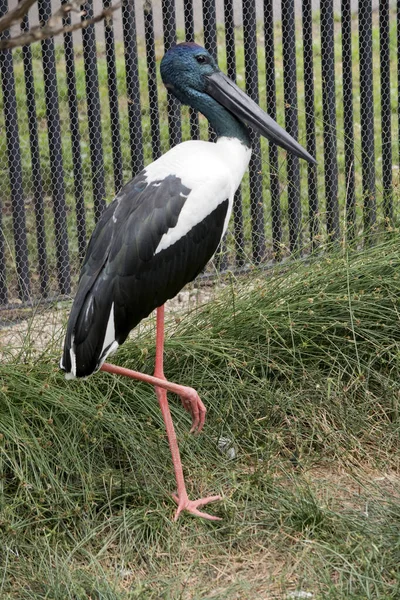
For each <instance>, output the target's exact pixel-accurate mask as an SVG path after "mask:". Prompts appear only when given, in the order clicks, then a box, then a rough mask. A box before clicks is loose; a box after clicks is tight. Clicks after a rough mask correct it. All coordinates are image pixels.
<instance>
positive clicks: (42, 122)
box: [0, 13, 398, 300]
mask: <svg viewBox="0 0 400 600" xmlns="http://www.w3.org/2000/svg"><path fill="white" fill-rule="evenodd" d="M393 15H394V13H393ZM395 21H396V20H395V18H393V19H392V20H391V31H390V40H391V42H390V44H391V46H390V51H391V59H392V60H391V69H392V72H391V77H392V83H394V82H395V81H396V78H397V74H396V64H397V62H396V60H395V57H396V22H395ZM296 27H297V32H296V35H297V47H296V48H297V55H296V59H297V71H298V73H297V74H298V107H297V108H298V116H299V139H300V141H301V142H302V143H303V144H304V143H305V114H304V84H303V70H304V69H303V59H302V31H301V22H300V21H298V22H297V24H296ZM335 27H336V35H337V40H338V42H339V41H340V23H339V22H337V21H336V23H335ZM352 30H353V39H352V51H353V79H354V117H355V134H354V135H355V140H354V143H355V172H356V184H357V232H358V233H361V232H362V227H363V226H362V205H363V199H362V189H361V188H362V185H361V159H360V157H361V145H360V127H359V122H360V114H359V104H360V102H359V51H358V32H357V15H354V17H353V23H352ZM313 34H314V80H315V113H316V121H315V123H316V134H317V158H318V187H319V201H320V207H319V211H320V219H321V223H322V224H323V226H322V228H321V232H322V231H323V230H324V227H325V225H324V223H325V211H326V206H325V200H324V183H323V182H324V161H323V135H322V131H323V115H322V91H321V86H322V76H321V41H320V28H319V18H318V14H317V13H316V14H315V19H314V31H313ZM257 35H258V66H259V71H258V79H259V91H260V104H261V106H263V107H264V106H265V104H266V100H265V97H266V90H265V85H266V82H265V54H264V48H263V45H264V42H263V30H262V26H261V24H259V27H258V34H257ZM178 39H179V40H182V39H183V32H178ZM236 40H237V44H236V49H237V69H238V83H239V85H241V86H242V87H243V86H244V85H245V79H244V50H243V33H242V31H241V29H237V31H236ZM198 41H199V42H200V43H201V42H202V36H201V35H200V36H198ZM275 41H276V52H275V61H276V73H277V79H276V85H277V120H278V122H279V123H281V124H284V102H283V76H282V73H283V61H282V34H281V24H280V23H276V28H275ZM218 48H219V62H220V66H221V68H222V69H225V68H226V56H225V50H224V33H223V29H222V28H219V29H218ZM32 51H33V68H34V77H35V89H36V108H37V115H38V128H39V138H40V139H39V142H40V153H41V162H42V171H43V179H44V189H45V195H46V197H45V215H46V237H47V249H48V254H49V265H50V269H49V270H50V273H51V277H52V289H54V290H56V289H57V282H56V278H55V272H56V270H55V264H56V257H55V239H54V226H53V212H52V200H51V186H50V167H49V156H48V154H49V151H48V140H47V128H46V107H45V98H44V82H43V69H42V64H41V50H40V46H39V45H38V44H34V45H33V46H32ZM75 51H76V54H75V69H76V76H77V97H78V105H79V115H80V130H81V136H82V159H83V171H84V178H85V204H86V211H87V219H88V224H87V226H88V227H87V228H88V233H90V231H91V230H92V228H93V223H94V219H93V198H92V189H91V167H90V152H89V140H88V115H87V106H86V100H85V98H86V90H85V75H84V64H83V55H82V48H80V47H77V48H76V49H75ZM162 54H163V49H162V42H161V41H160V40H158V41H157V44H156V56H157V60H158V61H159V60H161V57H162ZM373 55H374V70H375V72H376V74H377V76H376V77H375V81H374V105H375V107H376V114H375V122H374V124H373V125H374V128H375V140H376V175H377V205H378V212H377V214H378V228H379V229H382V228H383V224H384V223H383V211H382V199H383V190H382V183H381V147H380V144H381V141H380V139H381V124H380V118H379V106H380V96H379V82H378V65H379V24H378V19H377V14H375V13H374V27H373ZM116 57H117V59H116V64H117V73H118V86H119V99H120V105H119V108H120V125H121V140H122V152H123V165H124V178H125V180H127V179H129V177H130V175H131V173H130V144H129V126H128V114H127V93H126V82H125V63H124V56H123V46H122V44H121V43H118V44H117V45H116ZM97 58H98V72H99V85H100V88H99V94H100V100H101V106H102V123H101V125H102V132H103V147H104V165H105V177H106V193H107V199H111V198H112V197H113V195H114V183H113V171H112V150H111V144H110V143H109V140H110V136H111V129H110V128H111V122H110V114H109V109H108V89H107V67H106V61H105V54H104V50H103V49H102V48H101V47H100V46H99V50H98V57H97ZM335 59H336V74H337V78H336V91H335V93H336V100H337V102H336V108H337V115H336V117H337V135H338V166H339V198H340V200H339V202H340V211H341V214H340V220H341V225H342V228H343V225H344V223H345V198H346V188H347V184H346V181H345V174H344V152H343V146H344V137H343V106H342V94H343V90H342V68H341V67H342V65H341V46H340V43H337V44H335ZM56 60H57V84H58V92H59V99H60V105H59V111H60V118H61V128H62V140H63V159H64V170H65V189H66V202H67V207H68V214H67V219H68V231H69V241H70V248H69V250H70V262H71V265H72V271H73V281H75V279H76V275H77V268H78V263H79V261H78V247H77V227H76V218H75V214H74V209H75V200H74V181H73V168H72V167H73V165H72V154H71V143H70V133H69V116H68V103H67V85H66V74H65V62H64V57H63V50H62V44H57V45H56ZM138 61H139V76H140V103H141V109H142V125H143V134H144V158H145V163H146V164H147V163H149V162H150V161H151V160H152V154H151V140H150V119H149V105H148V90H147V65H146V59H145V48H144V43H143V41H142V40H139V43H138ZM14 71H15V79H16V90H17V98H18V116H19V133H20V144H21V157H22V165H23V186H24V191H25V195H26V207H25V208H26V219H27V228H28V245H29V255H30V264H31V268H32V270H33V271H34V270H35V269H34V265H36V264H37V250H36V235H35V225H34V218H35V217H34V206H33V201H32V183H31V166H30V160H31V159H30V150H29V135H28V121H27V113H26V100H25V86H24V74H23V64H22V58H21V52H20V51H17V52H15V61H14ZM158 93H159V106H160V115H161V145H162V151H163V152H165V151H166V150H167V148H168V127H167V118H166V93H165V89H164V88H163V86H162V85H161V82H160V81H159V89H158ZM391 98H392V111H393V123H392V125H393V136H392V143H393V156H394V157H396V156H397V138H398V135H397V133H398V132H397V96H396V88H395V85H393V86H392V93H391ZM0 103H1V98H0ZM0 115H1V116H0V127H1V125H2V123H3V121H2V119H3V116H2V110H1V105H0ZM183 115H184V119H183V138H184V139H188V138H189V121H188V118H187V115H188V112H187V109H183ZM200 123H201V135H202V138H203V139H206V138H207V135H208V129H207V123H206V121H205V119H204V118H201V119H200ZM3 125H4V124H3ZM261 150H262V161H263V184H264V189H265V192H264V206H265V230H266V238H267V246H268V249H267V251H268V256H267V257H268V258H270V257H271V255H272V248H271V239H272V235H271V228H272V215H271V208H270V194H269V177H270V175H269V165H268V144H267V142H266V141H265V140H262V145H261ZM0 156H1V157H3V160H2V161H1V174H2V177H1V181H0V198H1V199H2V203H3V228H4V235H5V238H6V258H7V266H8V284H9V287H10V290H11V300H13V299H15V298H16V296H17V293H16V281H15V279H16V277H15V250H14V247H13V246H14V244H13V229H12V214H11V205H10V201H9V196H10V192H9V182H8V165H7V160H6V156H7V152H6V139H5V136H2V137H0ZM306 168H307V167H306V165H305V163H304V164H303V161H302V164H301V181H302V185H301V199H302V200H301V201H302V213H303V217H302V226H303V233H304V240H305V245H306V249H307V242H306V240H307V238H308V191H307V184H306V179H307V175H306ZM289 177H290V176H289ZM279 181H280V186H281V191H282V196H281V208H282V222H283V230H284V237H283V252H282V253H283V254H287V253H288V246H289V241H288V227H287V225H288V206H287V187H288V174H287V170H286V164H285V160H284V153H283V152H281V153H280V166H279ZM393 183H394V186H395V197H397V196H398V192H397V188H398V176H397V171H394V178H393ZM243 206H244V228H245V237H246V246H245V252H246V254H247V255H248V256H249V257H250V256H251V248H250V240H251V231H250V230H251V223H250V208H249V188H248V177H247V176H246V177H245V179H244V183H243ZM395 212H396V215H395V216H396V221H395V225H397V219H398V214H397V211H395ZM320 241H321V243H323V242H325V241H326V236H325V234H323V233H321V239H320ZM228 248H229V250H231V251H232V252H233V241H232V238H231V237H230V238H229V240H228ZM33 287H34V290H35V292H36V291H37V287H38V285H37V275H36V274H34V275H33Z"/></svg>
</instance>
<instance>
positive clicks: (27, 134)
mask: <svg viewBox="0 0 400 600" xmlns="http://www.w3.org/2000/svg"><path fill="white" fill-rule="evenodd" d="M63 1H64V0H63ZM111 5H112V0H102V4H101V5H99V4H98V0H96V4H95V6H93V0H88V1H87V2H86V3H85V4H83V5H82V8H83V10H84V15H83V16H82V17H81V18H82V19H89V18H90V17H91V16H92V15H93V14H94V12H96V10H97V9H99V8H100V9H101V8H108V7H109V6H111ZM54 7H55V4H54V2H53V5H52V3H51V0H39V2H38V19H39V20H40V21H42V22H46V21H47V20H48V18H49V16H50V15H51V13H52V10H54ZM8 8H9V7H8V3H7V0H0V16H2V15H4V14H5V13H6V12H7V10H8ZM356 8H358V11H357V12H356V11H355V9H356ZM68 19H70V17H68ZM28 29H29V17H28V16H27V17H25V18H24V20H23V21H22V23H21V30H22V31H27V30H28ZM2 35H3V37H7V35H9V34H8V33H7V32H6V33H3V34H2ZM184 40H188V41H196V42H198V43H200V44H202V45H204V46H205V47H206V48H207V50H208V51H209V52H210V53H211V54H212V55H213V56H215V57H216V58H217V60H218V62H219V64H220V67H221V68H222V69H223V70H224V71H225V72H227V74H228V75H229V76H230V77H231V78H232V79H233V80H235V81H236V82H237V83H238V84H239V85H240V86H241V87H243V88H245V89H246V92H247V93H248V95H249V96H250V97H251V98H253V99H254V100H255V101H256V102H258V103H259V104H260V105H261V106H262V107H263V108H266V109H267V111H268V112H269V114H270V115H271V116H272V117H273V118H274V119H276V120H277V121H278V122H279V123H280V124H281V125H283V126H284V127H285V129H286V130H287V131H288V132H289V133H290V134H291V135H292V136H293V137H295V138H297V139H298V140H299V141H300V143H302V145H303V146H305V147H306V148H307V150H308V151H309V152H310V153H311V154H312V155H313V156H315V157H316V158H317V160H318V165H317V166H312V165H306V164H305V163H303V162H302V161H299V159H297V158H296V157H293V156H291V155H287V156H286V154H285V153H284V152H283V151H281V150H278V149H277V148H276V146H273V145H268V143H267V142H266V141H265V140H264V139H262V140H260V139H259V137H258V136H257V135H255V134H252V144H253V150H254V151H253V156H252V159H251V163H250V168H249V173H248V175H246V177H245V178H244V181H243V184H242V186H241V188H240V189H239V190H238V192H237V193H236V196H235V202H234V214H233V219H232V222H231V226H230V230H229V232H228V234H227V236H226V239H225V240H224V242H223V245H222V248H221V251H220V252H219V253H218V255H217V256H216V258H215V265H214V272H215V269H217V270H220V271H221V270H222V271H223V270H226V269H243V268H247V267H249V266H252V265H263V264H265V263H270V262H271V261H278V260H282V259H283V258H284V257H285V256H289V255H295V256H299V255H301V254H305V253H309V252H311V251H315V250H316V249H318V248H324V247H325V246H326V245H329V244H331V243H339V242H340V241H342V240H347V241H348V242H353V243H360V240H361V239H363V240H364V241H365V240H366V239H367V240H368V239H369V238H370V239H372V236H373V235H376V234H382V235H383V234H384V232H385V231H392V230H394V229H395V227H396V225H397V222H398V217H399V211H398V208H397V204H398V203H397V188H398V163H397V162H396V164H394V163H393V158H394V157H396V160H397V157H398V148H397V143H396V144H394V140H396V139H398V119H396V118H394V115H393V113H395V112H397V108H398V91H397V90H398V87H397V85H396V87H395V86H394V81H396V83H397V79H398V75H397V73H398V64H399V61H398V58H397V57H398V54H399V46H400V17H399V10H398V11H397V12H396V7H393V6H390V4H389V0H381V1H380V3H379V10H377V11H376V10H373V4H372V2H371V1H368V0H365V1H363V2H360V4H359V7H357V6H356V5H355V4H354V3H352V2H351V0H341V2H340V3H338V2H333V0H320V4H319V6H318V7H317V6H316V5H315V4H314V3H312V1H311V0H303V1H302V2H298V1H297V0H296V1H295V0H282V1H280V0H257V1H256V0H202V1H201V2H200V1H196V2H194V1H193V0H181V1H179V2H178V0H177V1H176V2H175V0H162V1H161V3H160V2H152V1H151V0H145V1H144V3H142V2H141V1H140V2H139V1H136V2H133V0H126V1H125V2H124V4H123V7H122V10H121V11H120V12H116V13H114V14H113V17H109V18H107V19H106V21H105V22H104V23H98V24H96V25H91V26H89V27H87V28H86V29H84V30H82V32H80V33H79V34H77V33H74V34H72V33H67V34H65V35H64V36H59V37H57V38H55V39H49V40H44V41H42V42H40V43H39V42H38V43H35V44H33V45H31V46H26V47H23V48H21V49H17V50H14V51H11V50H10V51H8V50H7V51H3V52H0V67H1V86H2V87H1V90H2V91H1V94H0V131H1V135H0V168H1V178H0V308H1V307H2V308H10V307H12V306H20V305H21V304H22V305H26V304H29V303H36V302H39V301H44V300H46V299H54V298H57V297H60V296H69V295H71V294H73V292H74V289H75V285H76V282H77V277H78V274H79V265H80V263H81V261H82V258H83V256H84V253H85V249H86V244H87V240H88V237H89V236H90V233H91V232H92V230H93V227H94V225H95V223H96V222H97V220H98V219H99V217H100V215H101V213H102V211H103V210H104V207H105V206H106V204H107V203H108V202H110V201H111V200H112V198H113V196H114V195H115V193H116V192H117V191H118V190H119V189H120V188H121V186H122V185H123V184H124V183H126V182H127V181H128V180H129V179H130V178H132V177H133V176H134V175H136V174H137V173H138V172H139V171H140V170H141V169H142V168H143V166H144V165H145V164H148V163H149V162H150V161H152V160H154V159H156V158H158V157H159V156H160V155H161V154H162V153H164V152H165V151H166V150H167V149H168V148H169V147H170V146H172V145H175V144H177V143H179V142H181V141H182V140H184V139H189V138H194V139H210V140H214V139H215V138H214V134H213V132H212V131H210V130H209V128H208V124H207V122H206V120H205V119H204V117H202V116H201V115H198V114H196V113H195V112H194V111H192V110H190V109H187V108H186V107H184V108H182V107H180V105H179V103H178V102H177V101H176V100H175V99H174V98H173V97H172V96H171V95H170V94H168V93H167V91H166V90H165V89H164V87H163V86H162V84H161V80H160V76H159V71H158V63H159V61H160V59H161V57H162V56H163V54H164V52H165V51H166V50H168V48H170V47H171V46H172V45H173V44H175V43H176V42H180V41H184ZM368 236H369V238H368Z"/></svg>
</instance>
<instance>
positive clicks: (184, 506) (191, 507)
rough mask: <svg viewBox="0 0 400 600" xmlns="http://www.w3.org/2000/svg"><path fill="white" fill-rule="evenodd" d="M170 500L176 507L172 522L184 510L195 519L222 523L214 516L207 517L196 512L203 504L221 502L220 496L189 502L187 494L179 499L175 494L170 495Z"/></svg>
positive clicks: (205, 514)
mask: <svg viewBox="0 0 400 600" xmlns="http://www.w3.org/2000/svg"><path fill="white" fill-rule="evenodd" d="M172 498H173V499H174V500H175V502H176V503H177V505H178V508H177V509H176V513H175V517H174V521H177V520H178V518H179V515H180V514H181V512H182V511H184V510H185V511H187V512H189V513H191V514H192V515H194V516H195V517H201V518H202V519H208V520H209V521H222V519H221V517H215V516H214V515H209V514H208V513H206V512H202V511H201V510H198V507H199V506H204V505H205V504H209V502H216V501H217V500H221V496H208V497H207V498H199V499H198V500H189V498H188V496H187V494H186V493H184V494H182V496H181V497H178V496H177V495H176V494H172Z"/></svg>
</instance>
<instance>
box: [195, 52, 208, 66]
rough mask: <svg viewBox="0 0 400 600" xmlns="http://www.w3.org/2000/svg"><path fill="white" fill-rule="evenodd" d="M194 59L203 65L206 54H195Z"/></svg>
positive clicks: (205, 60)
mask: <svg viewBox="0 0 400 600" xmlns="http://www.w3.org/2000/svg"><path fill="white" fill-rule="evenodd" d="M196 60H197V62H198V63H199V64H200V65H204V63H206V62H208V61H207V56H204V54H199V55H198V56H196Z"/></svg>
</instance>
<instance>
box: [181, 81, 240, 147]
mask: <svg viewBox="0 0 400 600" xmlns="http://www.w3.org/2000/svg"><path fill="white" fill-rule="evenodd" d="M188 100H189V101H188ZM185 104H189V105H190V106H192V107H193V108H194V109H196V110H198V111H199V112H201V113H202V114H203V115H204V116H205V117H206V118H207V119H208V121H209V122H210V125H211V126H212V128H213V129H214V131H215V133H216V134H217V138H222V137H226V138H236V139H238V140H240V142H241V143H242V144H244V145H245V146H247V147H248V148H250V147H251V144H250V136H249V132H248V129H247V127H246V125H245V124H244V123H242V122H241V121H239V119H237V118H236V117H235V116H234V115H233V114H232V113H231V112H229V110H227V109H226V108H224V107H223V106H222V105H221V104H219V103H218V102H217V101H216V100H214V98H211V96H208V94H203V93H201V92H192V93H191V94H190V97H189V98H188V99H187V100H186V101H185Z"/></svg>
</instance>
